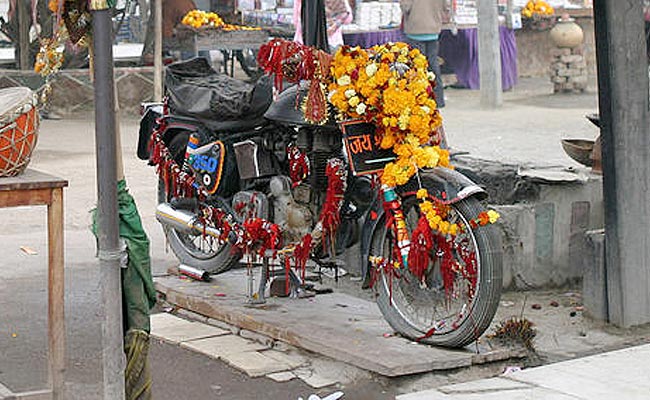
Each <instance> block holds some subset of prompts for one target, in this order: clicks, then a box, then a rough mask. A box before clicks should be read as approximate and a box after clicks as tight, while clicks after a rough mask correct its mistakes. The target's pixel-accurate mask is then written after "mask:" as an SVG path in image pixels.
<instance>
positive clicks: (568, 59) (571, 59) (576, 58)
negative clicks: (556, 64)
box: [560, 54, 585, 64]
mask: <svg viewBox="0 0 650 400" xmlns="http://www.w3.org/2000/svg"><path fill="white" fill-rule="evenodd" d="M560 60H561V61H562V62H563V63H567V64H570V63H577V62H579V61H584V60H585V58H584V57H583V56H579V55H575V54H572V55H569V56H562V57H560Z"/></svg>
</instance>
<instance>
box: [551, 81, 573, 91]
mask: <svg viewBox="0 0 650 400" xmlns="http://www.w3.org/2000/svg"><path fill="white" fill-rule="evenodd" d="M572 90H573V84H571V83H568V82H567V83H556V84H554V85H553V91H554V92H555V93H557V92H570V91H572Z"/></svg>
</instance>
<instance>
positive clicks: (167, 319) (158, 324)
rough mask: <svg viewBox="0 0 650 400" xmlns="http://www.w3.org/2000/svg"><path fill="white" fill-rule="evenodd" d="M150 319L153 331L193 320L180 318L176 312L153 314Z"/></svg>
mask: <svg viewBox="0 0 650 400" xmlns="http://www.w3.org/2000/svg"><path fill="white" fill-rule="evenodd" d="M149 320H150V321H151V330H152V331H157V330H160V329H163V328H167V327H169V326H175V325H177V324H179V323H183V322H191V321H188V320H186V319H183V318H179V317H177V316H175V315H174V314H169V313H158V314H152V315H151V316H150V317H149Z"/></svg>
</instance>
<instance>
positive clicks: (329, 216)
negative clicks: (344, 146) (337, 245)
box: [318, 158, 347, 249]
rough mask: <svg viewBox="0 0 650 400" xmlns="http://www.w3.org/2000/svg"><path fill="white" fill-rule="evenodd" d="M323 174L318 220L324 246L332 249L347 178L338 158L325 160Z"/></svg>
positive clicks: (343, 165)
mask: <svg viewBox="0 0 650 400" xmlns="http://www.w3.org/2000/svg"><path fill="white" fill-rule="evenodd" d="M325 174H326V175H327V191H326V193H325V202H324V203H323V207H322V209H321V212H320V216H319V217H318V221H319V223H320V224H321V226H322V228H323V238H324V245H325V246H324V247H325V248H329V249H333V248H334V241H335V235H336V229H337V228H338V226H339V224H340V223H341V216H340V215H339V212H340V211H341V206H342V205H343V194H344V193H345V186H346V180H347V171H346V169H345V164H343V161H342V160H340V159H338V158H332V159H330V160H328V162H327V168H326V169H325ZM328 246H329V247H328Z"/></svg>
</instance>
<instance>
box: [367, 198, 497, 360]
mask: <svg viewBox="0 0 650 400" xmlns="http://www.w3.org/2000/svg"><path fill="white" fill-rule="evenodd" d="M418 204H419V201H418V200H417V199H416V198H415V196H414V194H413V195H410V196H404V197H403V198H402V209H403V211H404V215H405V217H406V221H407V226H408V227H409V230H410V231H412V230H413V229H414V227H415V225H416V224H417V221H418V218H419V215H420V213H419V207H418ZM482 211H484V207H483V206H482V205H481V203H480V202H479V201H478V200H477V199H475V198H472V197H470V198H467V199H464V200H462V201H460V202H459V203H456V204H453V205H452V206H451V210H450V213H449V218H450V219H451V220H452V222H456V223H457V224H459V225H465V226H466V228H467V229H466V230H465V231H464V232H463V233H460V234H459V235H457V237H456V239H455V240H454V243H456V244H455V245H454V246H456V247H455V249H454V251H453V252H454V258H455V260H457V261H458V262H459V263H460V264H459V265H460V266H461V268H460V269H461V270H462V269H463V268H464V267H463V266H462V265H463V263H465V260H466V259H465V260H463V258H462V257H461V256H460V255H459V254H461V252H462V251H465V253H463V254H466V255H467V254H471V252H474V254H475V256H474V257H475V260H476V263H475V268H476V274H475V275H478V276H476V277H475V279H476V280H475V281H473V282H472V281H471V278H468V277H467V276H463V274H462V273H459V272H456V273H455V275H454V285H453V287H454V289H456V290H454V291H453V292H451V293H450V292H447V291H446V289H447V290H449V288H445V287H444V285H443V281H442V277H441V272H440V271H441V269H440V261H436V259H437V260H441V258H439V257H438V258H436V255H437V254H436V251H437V250H436V248H435V246H434V249H433V251H432V252H433V255H432V262H431V263H430V265H429V268H428V269H427V273H426V275H425V282H426V283H425V284H421V283H420V282H419V280H418V278H417V277H415V276H414V275H413V274H412V273H411V271H410V270H408V268H407V269H403V268H402V269H400V270H399V274H401V275H400V277H398V278H397V277H390V276H388V274H387V273H385V272H384V271H380V272H378V275H377V280H376V281H375V283H374V285H375V286H374V287H375V288H376V290H377V292H378V296H377V304H378V306H379V309H380V310H381V312H382V314H383V315H384V318H385V319H386V321H387V322H388V323H389V324H390V326H391V327H392V328H393V329H394V330H395V331H396V332H398V333H400V334H401V335H402V336H405V337H407V338H409V339H411V340H416V341H419V342H421V343H426V344H432V345H438V346H444V347H463V346H466V345H468V344H470V343H472V342H473V341H475V340H477V339H478V338H479V337H480V336H481V335H482V334H483V332H485V330H486V329H487V328H488V327H489V326H490V323H491V322H492V319H493V318H494V314H495V312H496V310H497V307H498V305H499V299H500V296H501V287H502V247H501V237H500V235H499V234H498V232H497V231H496V228H495V227H494V226H492V225H490V224H488V225H486V226H481V227H478V228H476V229H472V228H470V226H469V221H470V220H472V219H474V218H476V217H477V216H478V214H479V213H480V212H482ZM393 240H394V239H393V238H392V232H391V229H390V228H388V227H386V226H385V223H381V222H380V225H379V227H378V229H377V231H376V232H375V234H374V235H373V239H372V243H371V253H370V254H371V255H374V256H382V257H384V258H389V257H390V254H391V248H392V243H393ZM438 254H439V253H438ZM470 259H471V256H470ZM436 263H437V265H436ZM465 270H466V268H465ZM470 286H473V289H472V290H471V291H470V289H468V288H469V287H470Z"/></svg>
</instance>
